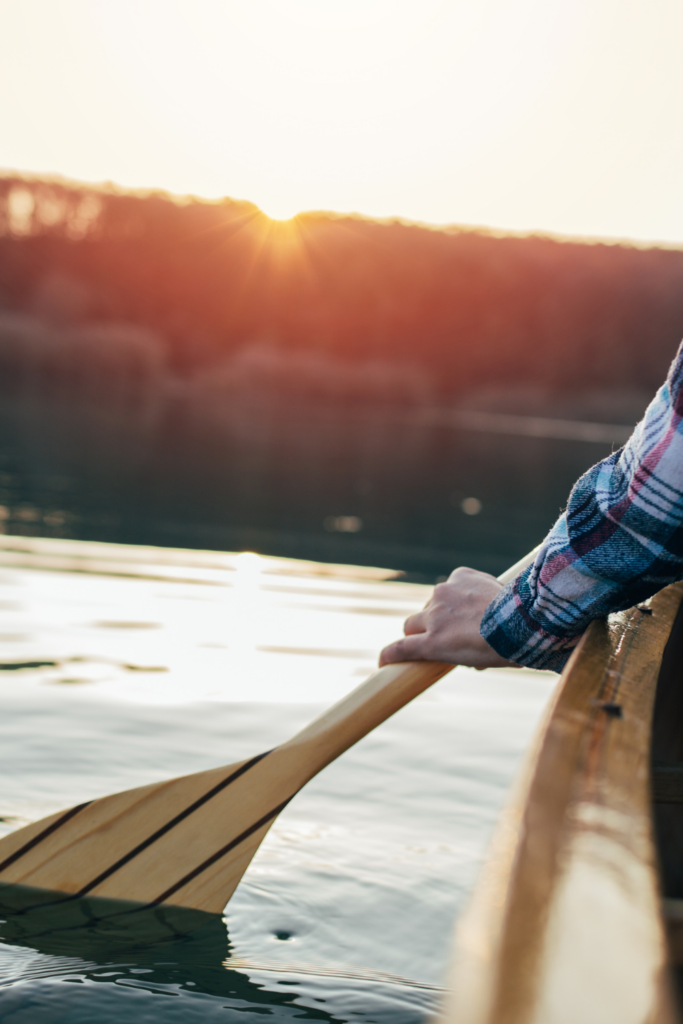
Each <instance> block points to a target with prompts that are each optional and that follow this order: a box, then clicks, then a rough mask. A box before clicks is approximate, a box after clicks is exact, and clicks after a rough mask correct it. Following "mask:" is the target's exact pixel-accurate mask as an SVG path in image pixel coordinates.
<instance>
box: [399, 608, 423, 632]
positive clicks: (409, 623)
mask: <svg viewBox="0 0 683 1024" xmlns="http://www.w3.org/2000/svg"><path fill="white" fill-rule="evenodd" d="M403 632H404V633H405V635H406V636H413V635H415V634H416V633H426V632H427V614H426V611H421V612H416V613H415V615H409V616H408V618H407V619H406V621H405V622H404V623H403Z"/></svg>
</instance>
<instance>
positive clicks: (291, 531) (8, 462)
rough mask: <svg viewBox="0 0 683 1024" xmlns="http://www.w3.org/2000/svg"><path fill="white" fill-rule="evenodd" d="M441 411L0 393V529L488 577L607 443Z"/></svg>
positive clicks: (533, 538)
mask: <svg viewBox="0 0 683 1024" xmlns="http://www.w3.org/2000/svg"><path fill="white" fill-rule="evenodd" d="M478 415H479V414H478ZM481 415H484V414H481ZM487 415H488V414H487ZM490 418H491V417H489V419H490ZM509 418H510V417H508V419H509ZM517 419H519V417H517ZM451 420H452V417H451V419H449V420H448V422H445V421H444V422H441V421H440V420H439V419H438V417H436V418H435V417H434V416H432V417H431V418H429V417H424V416H423V417H422V418H420V417H417V416H412V418H411V417H409V416H405V415H403V416H402V415H399V414H392V413H391V411H390V410H388V411H385V412H384V413H382V415H375V416H369V415H367V414H363V413H362V411H359V410H355V411H353V410H344V409H343V408H325V407H323V406H321V405H320V404H318V405H315V404H311V403H308V404H302V403H286V402H282V401H280V402H277V401H267V400H266V399H265V397H264V396H259V395H251V396H244V397H243V399H239V398H236V399H234V400H233V401H232V402H231V403H229V404H224V405H222V406H221V405H216V404H215V403H214V405H213V406H209V405H208V404H207V403H201V402H197V401H195V402H191V401H190V400H189V399H186V398H183V396H182V395H175V396H172V397H171V398H168V400H167V401H166V402H165V404H164V403H162V404H161V405H159V407H158V408H155V410H154V415H152V413H151V412H150V410H149V409H147V408H146V407H144V408H141V409H140V410H138V411H137V413H136V411H135V410H127V411H126V414H125V415H123V414H122V413H121V410H117V409H115V408H110V407H108V406H106V405H104V404H103V405H102V407H100V406H98V405H97V404H94V403H90V404H87V405H79V404H77V403H74V404H72V405H70V406H67V405H65V403H64V402H62V401H59V400H57V399H56V398H49V397H47V396H45V397H44V398H43V400H42V401H41V402H40V403H37V402H36V403H32V402H30V401H28V400H23V401H21V402H19V401H17V402H14V401H12V400H6V401H3V403H2V405H1V406H0V515H1V516H2V517H3V519H2V523H0V527H2V528H4V529H5V530H6V531H7V532H9V533H23V534H28V535H43V536H45V535H47V536H50V535H52V536H65V537H78V538H81V539H98V540H110V541H119V542H125V543H134V544H143V543H149V544H163V545H182V546H186V547H204V548H212V549H219V548H222V549H228V550H240V549H248V550H256V551H260V552H262V553H266V554H279V555H285V556H290V557H295V558H313V559H317V560H320V561H331V562H345V563H350V564H355V565H373V564H374V565H382V566H387V567H390V568H397V569H403V570H405V571H406V572H408V573H412V574H415V577H414V578H420V577H421V578H423V579H427V580H433V579H434V578H436V577H438V576H440V575H444V574H446V573H447V572H449V571H450V570H451V569H452V568H453V567H454V565H456V564H462V563H465V564H471V565H475V566H476V567H478V568H482V569H485V570H488V571H491V572H500V571H502V570H503V569H504V568H506V566H507V565H509V564H510V563H511V562H512V561H515V560H516V559H517V558H518V557H519V556H520V555H522V554H523V553H524V552H525V551H526V550H528V549H529V548H530V547H532V546H533V545H534V544H536V543H537V542H538V540H539V538H540V537H542V536H543V535H544V534H545V532H546V531H547V529H548V528H549V526H550V525H551V524H552V523H553V521H554V520H555V518H556V517H557V515H558V512H559V509H560V507H562V506H563V505H564V503H565V502H566V498H567V494H568V492H569V488H570V487H571V484H572V483H573V482H574V480H575V479H576V478H577V476H579V475H580V474H581V473H582V472H583V471H584V470H585V469H586V468H587V467H588V466H589V465H591V464H593V463H594V462H596V461H598V460H599V459H601V458H603V457H604V456H605V455H607V454H609V452H610V450H611V448H612V445H611V444H610V443H609V441H608V436H609V430H608V429H607V428H604V429H603V431H602V432H603V434H604V438H603V439H601V440H598V439H596V438H598V437H601V435H599V434H596V435H595V438H593V435H592V434H590V436H588V435H587V437H586V439H585V440H584V441H578V440H576V439H570V438H569V436H568V437H567V438H562V437H559V436H558V437H552V436H548V435H547V433H546V434H545V435H542V436H535V435H533V434H526V435H524V434H520V433H519V432H518V433H514V432H513V433H505V432H504V431H502V428H501V429H500V430H498V432H497V433H496V432H493V431H486V430H484V429H481V430H475V429H470V427H471V425H470V427H468V426H467V424H466V423H465V424H460V421H459V420H458V421H455V420H453V421H452V422H451ZM487 422H488V421H487ZM534 422H535V421H534ZM544 422H545V421H544ZM558 422H560V421H558ZM562 422H564V421H562ZM494 426H495V424H494ZM578 426H581V424H578ZM584 426H585V424H584ZM588 426H591V425H590V424H588ZM593 426H595V425H594V424H593ZM497 429H498V428H497ZM601 429H602V428H601ZM624 429H626V428H624ZM594 433H595V432H594ZM572 436H574V435H572ZM577 436H578V435H577ZM591 438H592V439H591Z"/></svg>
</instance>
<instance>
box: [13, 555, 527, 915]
mask: <svg viewBox="0 0 683 1024" xmlns="http://www.w3.org/2000/svg"><path fill="white" fill-rule="evenodd" d="M535 553H536V552H535V551H534V552H531V554H530V555H528V556H527V557H526V558H524V559H522V560H521V561H520V562H518V563H517V564H516V565H514V566H512V568H511V569H509V570H508V572H507V573H505V574H504V575H503V576H501V577H499V579H500V580H501V582H506V581H507V580H508V579H511V578H513V577H514V576H515V575H516V574H517V573H518V572H520V571H521V570H522V569H523V568H524V567H525V566H526V565H528V564H529V563H530V561H532V560H533V557H534V555H535ZM453 667H454V666H453V665H450V664H445V663H442V662H433V661H424V662H406V663H404V664H399V665H388V666H386V667H385V668H382V669H380V670H379V671H378V672H375V673H374V674H373V675H372V676H371V677H370V678H369V679H368V680H367V681H366V682H365V683H363V684H362V685H361V686H359V687H357V688H356V689H355V690H353V691H352V692H351V693H350V694H348V695H347V696H346V697H344V698H343V699H342V700H341V701H339V702H338V703H337V704H335V705H334V706H333V707H332V708H330V709H329V710H327V711H325V712H324V713H323V714H322V715H320V716H319V717H318V718H317V719H315V721H313V722H311V723H310V725H307V726H306V727H305V728H304V729H303V730H302V731H301V732H299V733H298V734H297V735H296V736H294V737H293V738H292V739H291V740H289V741H288V742H287V743H284V744H282V746H280V747H277V748H276V749H275V750H271V751H269V752H267V753H265V754H261V755H259V756H257V757H254V758H251V759H250V760H249V761H243V762H238V763H236V764H232V765H227V766H224V767H221V768H213V769H211V770H209V771H205V772H198V773H196V774H194V775H186V776H181V777H179V778H176V779H169V780H167V781H166V782H161V783H154V784H152V785H148V786H142V787H140V788H138V789H132V790H127V791H125V792H123V793H116V794H113V795H112V796H107V797H102V798H101V799H99V800H94V801H92V802H90V803H88V804H81V805H79V806H78V807H73V808H71V809H70V810H68V811H64V812H62V813H60V814H54V815H50V816H49V817H48V818H44V819H43V820H42V821H39V822H33V823H32V824H31V825H27V826H25V828H23V829H18V830H17V831H16V832H12V833H10V834H9V835H7V836H5V837H4V838H3V839H0V882H8V883H15V884H17V883H19V884H22V885H25V886H31V887H38V888H43V889H52V890H56V891H57V892H59V893H69V894H71V895H72V896H74V897H86V896H102V897H107V898H111V899H122V900H133V901H137V902H141V903H147V904H159V903H170V904H174V905H176V906H184V907H193V908H195V909H197V910H206V911H209V912H213V913H220V912H221V911H222V910H223V908H224V907H225V905H226V903H227V902H228V900H229V899H230V897H231V895H232V893H233V892H234V890H235V888H236V887H237V885H238V883H239V881H240V879H241V878H242V876H243V874H244V872H245V871H246V869H247V867H248V866H249V863H250V861H251V859H252V857H253V856H254V854H255V853H256V851H257V849H258V848H259V846H260V844H261V842H262V841H263V839H264V837H265V835H266V833H267V832H268V829H269V828H270V826H271V825H272V823H273V822H274V821H275V819H276V818H277V816H278V815H279V813H280V812H281V811H282V810H283V809H284V808H285V807H286V805H287V804H288V803H289V801H290V800H291V799H292V797H293V796H295V794H296V793H297V792H298V791H299V790H300V789H301V787H302V786H304V785H305V784H306V783H307V782H308V781H309V779H311V778H313V776H314V775H317V773H318V772H319V771H321V770H322V769H323V768H324V767H325V766H326V765H328V764H329V763H330V762H331V761H333V760H334V759H335V758H337V757H339V755H340V754H342V753H343V752H344V751H345V750H347V749H348V748H349V747H350V746H352V745H353V744H354V743H356V742H357V741H358V740H359V739H361V738H362V737H363V736H365V735H367V733H369V732H370V731H371V730H372V729H374V728H375V727H376V726H378V725H380V724H381V723H382V722H384V721H385V720H386V719H387V718H389V717H390V715H393V714H394V713H395V712H396V711H398V710H399V709H400V708H402V707H403V706H404V705H405V704H407V703H408V702H409V701H411V700H413V698H414V697H417V696H418V695H419V694H420V693H422V692H423V691H424V690H426V689H427V687H428V686H431V684H432V683H434V682H436V680H437V679H439V678H440V677H441V676H443V675H445V674H446V672H449V671H450V670H451V669H452V668H453Z"/></svg>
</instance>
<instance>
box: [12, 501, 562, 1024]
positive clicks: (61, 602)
mask: <svg viewBox="0 0 683 1024" xmlns="http://www.w3.org/2000/svg"><path fill="white" fill-rule="evenodd" d="M329 507H330V508H331V509H332V511H334V508H333V506H332V504H330V506H329ZM338 511H340V512H349V513H352V512H353V509H352V508H346V507H343V508H342V507H341V506H340V507H339V509H338ZM535 539H538V537H537V536H536V538H535ZM512 546H513V547H514V543H513V545H512ZM504 553H505V552H504V551H503V554H504ZM521 553H522V552H521V551H514V552H513V555H514V557H517V555H519V554H521ZM500 557H502V555H501V556H500ZM510 561H512V558H511V559H510ZM429 589H430V588H429V587H427V586H422V585H418V584H415V583H406V582H402V581H401V580H397V579H395V578H392V574H391V573H388V572H382V571H375V570H369V569H359V568H345V567H343V566H339V565H326V564H322V563H320V564H315V563H305V562H296V561H288V560H286V559H281V558H267V557H257V556H255V555H253V554H240V555H231V554H226V553H221V552H211V551H209V552H202V551H183V550H177V549H172V548H166V549H161V548H140V547H127V546H124V545H120V546H117V545H107V544H99V543H86V542H79V541H69V540H55V539H52V540H41V539H38V538H29V537H18V536H4V537H0V708H1V709H2V713H1V715H0V735H1V742H0V779H1V784H0V819H2V820H1V821H0V827H1V828H2V829H3V830H4V831H5V832H7V831H8V830H11V829H13V828H16V827H18V826H20V825H22V824H24V823H26V822H28V821H32V820H35V819H37V818H40V817H41V816H43V815H45V814H47V813H50V812H52V811H55V810H58V809H60V808H63V807H68V806H69V805H71V804H74V803H79V802H81V801H83V800H87V799H92V798H93V797H97V796H101V795H105V794H107V793H111V792H116V791H117V790H121V789H125V788H129V787H132V786H136V785H140V784H144V783H146V782H152V781H155V780H160V779H164V778H170V777H173V776H175V775H179V774H184V773H188V772H193V771H199V770H202V769H205V768H210V767H215V766H219V765H221V764H227V763H230V762H232V761H235V760H238V759H241V758H245V757H249V756H251V755H253V754H256V753H259V752H261V751H263V750H265V749H268V748H269V747H272V746H273V745H275V744H277V743H278V742H280V741H283V740H286V739H288V738H289V737H290V736H291V735H293V734H294V732H296V730H297V729H299V728H300V727H301V726H302V725H304V724H305V723H306V722H307V721H309V720H310V719H312V718H313V717H314V716H316V715H317V714H318V713H319V712H320V710H321V709H322V708H324V707H326V706H328V705H329V704H330V703H332V702H333V701H335V700H337V699H338V698H340V697H341V696H343V695H344V694H345V693H347V692H348V691H349V690H350V689H351V688H353V687H354V686H356V685H358V683H360V682H361V681H362V680H363V679H364V678H365V677H366V676H367V675H369V674H370V673H371V672H372V670H373V667H374V665H375V663H376V658H377V654H378V652H379V650H380V648H381V647H382V646H383V645H384V644H385V643H386V642H388V641H389V640H391V639H393V638H394V637H396V636H397V635H399V634H400V631H401V624H402V621H403V619H404V618H405V616H406V615H407V614H409V613H410V612H412V611H414V610H416V609H417V608H419V607H421V606H422V604H423V603H424V601H425V600H426V598H427V596H428V594H429ZM555 678H556V677H554V676H551V675H549V674H545V673H532V672H522V671H518V672H516V671H514V670H509V671H489V672H486V673H476V672H473V671H471V670H466V669H456V670H455V671H453V672H452V673H451V674H450V675H448V676H447V677H445V678H444V679H443V680H441V681H440V682H439V683H437V684H436V685H435V686H434V687H433V688H432V689H431V690H428V691H427V692H426V693H425V694H424V695H423V696H422V697H421V698H419V699H418V700H416V701H414V702H413V703H412V704H410V705H408V706H407V707H406V708H404V709H403V710H402V711H400V712H399V713H398V714H397V715H396V716H394V718H392V719H390V720H388V721H387V722H386V723H385V724H383V725H382V726H381V727H380V728H378V729H377V730H375V731H374V732H373V733H371V734H370V735H369V736H368V737H366V738H365V739H364V740H362V741H361V742H360V743H358V744H357V745H356V746H355V747H353V748H352V749H351V750H349V751H348V752H347V753H346V754H344V755H343V756H342V757H341V758H339V760H337V761H336V762H334V763H333V764H332V765H330V766H329V767H328V768H326V769H325V770H324V771H323V772H322V773H321V774H320V775H319V776H317V777H316V778H315V779H314V780H313V781H312V782H310V783H309V784H308V785H307V786H306V787H305V789H304V790H303V791H302V792H301V793H300V794H299V795H297V796H296V798H295V799H294V800H293V801H292V803H291V804H290V805H289V806H288V807H287V808H286V809H285V810H284V811H283V812H282V814H281V815H280V816H279V817H278V818H277V820H276V822H275V824H274V826H273V828H272V829H271V831H270V833H269V834H268V836H267V838H266V840H265V842H264V843H263V845H262V846H261V848H260V850H259V852H258V854H257V856H256V858H255V859H254V861H253V862H252V864H251V866H250V868H249V870H248V871H247V873H246V875H245V877H244V879H243V881H242V883H241V884H240V886H239V888H238V889H237V892H236V893H235V895H234V897H233V899H232V900H231V902H230V904H229V905H228V907H227V909H226V913H225V919H224V920H222V919H221V918H220V917H215V918H213V919H212V920H211V921H210V922H209V923H208V924H206V926H205V927H203V928H202V929H200V930H198V931H196V932H194V933H193V934H190V935H188V936H179V937H175V938H169V937H168V936H166V937H165V938H163V939H159V940H158V941H151V940H150V939H149V936H146V935H145V933H144V930H143V931H137V932H136V930H135V928H132V929H130V930H129V931H126V930H125V929H120V930H119V931H118V932H117V931H116V929H113V930H112V928H111V927H105V926H104V925H98V924H97V922H94V923H93V922H91V923H89V924H88V923H87V921H86V919H85V917H84V918H83V922H84V923H82V924H81V926H79V927H74V926H73V923H71V925H70V926H69V927H68V928H67V927H66V926H64V927H62V928H61V929H60V926H59V922H58V921H57V922H55V920H54V919H51V920H50V922H49V923H48V924H46V923H45V922H43V925H42V926H41V925H40V922H38V925H37V926H35V927H33V928H32V929H31V928H29V929H28V930H27V929H26V928H25V927H24V926H23V925H22V918H21V915H19V916H17V914H16V913H13V912H12V911H11V909H10V904H11V902H12V901H11V899H10V898H9V897H8V895H7V892H3V890H2V889H1V888H0V907H4V910H3V911H2V913H1V914H0V918H1V919H2V923H0V939H2V941H1V942H0V1020H3V1021H5V1020H6V1021H8V1022H11V1024H57V1022H59V1024H91V1022H93V1021H97V1022H98V1024H110V1022H111V1024H114V1022H116V1024H120V1022H121V1020H128V1021H130V1022H131V1024H142V1022H162V1021H163V1022H164V1024H168V1022H175V1021H178V1022H179V1024H180V1022H182V1024H188V1022H193V1021H198V1022H199V1021H201V1022H203V1024H204V1022H213V1021H214V1020H215V1021H217V1022H226V1024H227V1022H231V1021H234V1022H235V1024H247V1022H249V1021H254V1022H256V1021H259V1022H260V1021H263V1020H264V1019H268V1020H271V1021H273V1022H279V1021H290V1020H294V1019H298V1020H312V1021H327V1022H343V1021H356V1020H357V1021H363V1022H365V1024H371V1022H375V1024H378V1022H382V1024H418V1022H420V1021H424V1020H425V1018H426V1016H427V1015H428V1013H429V1011H430V1010H431V1009H433V1008H434V1006H435V1005H437V1003H438V999H439V993H440V987H441V985H442V984H443V979H444V974H445V965H446V963H447V960H448V956H449V949H450V937H451V934H452V929H453V924H454V921H455V919H456V918H457V915H458V912H459V911H460V909H461V908H462V906H463V903H464V901H465V900H466V898H467V893H468V891H469V890H470V888H471V886H472V883H473V880H474V878H475V876H476V873H477V870H478V867H479V865H480V863H481V860H482V857H483V855H484V851H485V848H486V844H487V841H488V839H489V837H490V834H491V831H492V828H493V826H494V823H495V820H496V817H497V815H498V812H499V809H500V807H501V804H502V802H503V800H504V798H505V794H506V792H507V790H508V787H509V785H510V781H511V778H512V776H513V774H514V772H515V769H516V766H517V765H518V762H519V759H520V756H521V754H522V752H523V751H524V749H525V747H526V746H527V744H528V741H529V739H530V736H531V734H532V732H533V729H534V727H535V725H536V723H537V721H538V719H539V716H540V714H541V712H542V709H543V707H544V705H545V703H546V701H547V699H548V696H549V694H550V692H551V689H552V687H553V685H554V682H555ZM22 928H23V931H22Z"/></svg>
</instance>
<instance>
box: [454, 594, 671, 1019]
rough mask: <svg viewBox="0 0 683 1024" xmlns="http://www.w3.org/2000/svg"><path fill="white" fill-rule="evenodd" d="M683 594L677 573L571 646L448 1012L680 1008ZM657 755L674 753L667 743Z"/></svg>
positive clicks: (659, 1011)
mask: <svg viewBox="0 0 683 1024" xmlns="http://www.w3.org/2000/svg"><path fill="white" fill-rule="evenodd" d="M682 597H683V585H681V584H676V585H674V586H672V587H668V588H666V589H665V590H663V591H661V592H660V593H659V594H657V595H655V597H653V598H652V599H651V600H650V601H648V602H645V603H644V604H643V605H640V606H638V607H636V608H632V609H630V610H629V611H626V612H620V613H619V614H617V615H614V616H611V617H610V618H609V620H607V621H596V622H594V623H592V625H591V627H590V628H589V630H588V631H587V633H586V635H585V636H584V637H583V639H582V640H581V642H580V644H579V646H578V648H577V649H576V651H575V652H574V654H573V656H572V658H571V660H570V662H569V664H568V665H567V668H566V669H565V671H564V673H563V675H562V677H561V679H560V681H559V683H558V686H557V690H556V692H555V695H554V697H553V699H552V701H551V702H550V706H549V707H548V709H547V712H546V715H545V718H544V720H543V722H542V723H541V726H540V728H539V730H538V733H537V736H536V739H535V742H534V743H533V744H532V747H531V749H530V750H529V752H528V755H527V758H526V762H525V764H524V767H523V770H522V772H521V774H520V776H519V778H518V780H517V784H516V786H515V789H514V791H513V793H512V795H511V799H510V801H509V803H508V806H507V809H506V811H505V813H504V815H503V817H502V819H501V822H500V825H499V828H498V832H497V835H496V838H495V841H494V843H493V845H492V849H491V854H490V857H489V859H488V862H487V864H486V866H485V869H484V871H483V873H482V877H481V879H480V881H479V883H478V886H477V888H476V890H475V893H474V897H473V899H472V902H471V905H470V908H469V910H468V911H467V912H466V914H465V915H464V916H463V919H462V922H461V924H460V926H459V928H458V931H457V934H456V949H455V955H454V960H453V968H452V972H451V977H450V979H449V982H450V985H449V988H450V994H449V996H448V999H447V1001H446V1005H445V1006H444V1008H443V1011H442V1014H441V1017H440V1021H441V1022H442V1024H578V1022H580V1024H673V1022H675V1021H677V1020H678V1015H677V1010H676V1008H675V1001H674V998H673V995H672V988H671V983H670V980H671V973H670V970H669V966H670V953H669V948H668V946H667V936H666V931H665V924H664V918H663V914H662V907H661V891H660V889H661V885H662V879H660V871H659V860H658V853H657V847H656V842H655V830H654V828H653V813H652V802H651V784H652V783H651V771H650V757H651V741H652V735H653V715H654V711H655V697H656V693H657V688H658V686H657V684H658V679H659V677H660V669H662V676H663V677H664V675H665V672H664V669H666V667H667V665H668V666H669V668H671V666H672V665H678V664H679V663H680V659H679V660H677V658H678V655H677V653H676V652H675V651H674V652H673V653H672V650H673V648H674V647H675V646H676V644H677V643H678V642H679V641H678V640H676V637H677V635H678V626H677V628H676V631H675V632H674V634H673V635H672V629H673V627H674V623H676V620H677V615H678V612H679V608H680V606H681V599H682ZM679 624H680V620H679ZM670 635H671V644H670V645H669V648H668V650H667V656H666V658H664V662H663V657H664V653H665V650H666V649H667V643H668V641H669V637H670ZM682 643H683V642H682ZM681 652H682V653H683V646H681ZM680 675H681V673H679V676H680ZM681 681H682V682H683V679H682V680H681ZM665 690H666V691H667V692H669V691H671V692H670V693H669V701H668V704H667V705H666V707H665V706H664V705H663V704H662V703H661V700H660V706H658V708H657V714H656V715H654V717H655V726H657V727H660V726H662V723H664V724H666V726H667V727H668V728H669V732H670V733H671V734H672V735H673V736H674V739H672V740H671V742H670V748H667V750H668V751H669V752H668V755H667V757H668V758H669V760H671V761H674V760H675V759H676V758H678V760H679V761H681V762H683V753H682V754H681V756H679V751H678V747H676V744H677V743H678V740H679V737H680V738H681V739H683V723H682V722H681V716H680V714H679V715H678V718H676V707H677V706H678V705H677V704H676V700H675V697H676V696H677V693H680V692H681V687H680V686H679V687H678V689H677V690H676V687H675V685H673V684H670V685H668V688H667V686H665V685H664V683H662V687H661V693H663V692H664V691H665ZM672 694H673V695H672ZM681 700H682V701H683V696H682V698H681ZM679 711H680V708H679ZM672 720H675V726H674V725H673V724H672ZM656 746H657V741H655V747H656ZM660 746H661V743H660ZM679 746H680V744H679ZM673 747H676V750H673ZM659 757H660V760H666V759H667V758H666V757H665V756H664V753H663V751H662V750H659ZM660 774H661V771H660ZM674 788H675V787H674ZM682 791H683V785H682ZM682 811H683V803H680V804H678V805H676V811H675V812H673V817H672V813H671V812H670V811H665V812H664V816H663V821H662V824H661V828H660V833H661V835H662V837H663V838H664V839H665V841H669V843H670V845H669V851H670V853H669V859H670V860H671V861H672V864H673V865H675V866H674V867H671V868H670V872H669V873H670V874H673V875H675V877H676V879H677V880H678V875H679V874H680V875H681V878H680V882H681V885H680V895H681V897H683V861H682V860H681V858H680V857H678V859H677V855H678V854H680V853H681V852H682V851H683V842H679V840H683V813H681V812H682ZM667 815H668V817H667ZM674 818H675V820H673V819H674ZM667 829H668V830H669V832H668V833H667V831H666V830H667ZM669 833H671V835H669ZM667 837H668V840H667ZM672 837H673V840H675V842H678V848H677V850H676V849H674V842H673V840H672ZM664 874H665V873H664ZM665 891H666V890H665ZM676 891H677V892H678V891H679V890H678V889H677V890H676ZM681 910H682V911H683V900H682V902H681ZM680 917H681V922H682V928H681V932H680V934H681V936H682V937H683V912H682V913H681V915H680ZM681 946H682V947H683V942H681Z"/></svg>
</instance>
